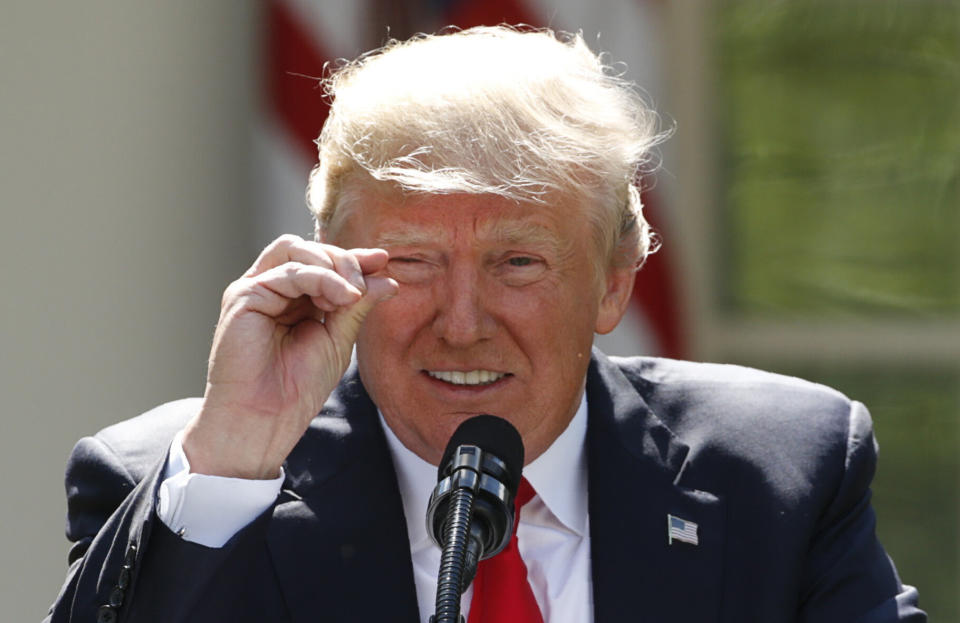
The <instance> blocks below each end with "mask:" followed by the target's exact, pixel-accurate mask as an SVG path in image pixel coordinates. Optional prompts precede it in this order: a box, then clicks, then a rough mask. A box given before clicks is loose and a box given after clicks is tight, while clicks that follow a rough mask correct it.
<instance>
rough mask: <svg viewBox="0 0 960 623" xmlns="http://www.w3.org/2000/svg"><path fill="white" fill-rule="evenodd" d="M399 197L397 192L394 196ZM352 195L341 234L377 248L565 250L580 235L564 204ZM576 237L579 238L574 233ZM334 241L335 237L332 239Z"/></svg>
mask: <svg viewBox="0 0 960 623" xmlns="http://www.w3.org/2000/svg"><path fill="white" fill-rule="evenodd" d="M397 195H399V193H397ZM397 195H394V196H392V197H390V196H383V195H382V194H380V193H373V194H370V195H363V196H356V195H355V196H354V197H353V201H351V202H350V204H351V205H349V206H342V208H343V207H345V208H346V210H345V214H343V217H344V219H343V227H341V228H340V231H341V232H342V233H343V234H346V235H347V236H350V237H353V236H362V237H363V238H364V239H365V244H374V245H376V246H404V245H423V244H430V243H440V242H443V243H452V242H454V241H456V240H463V239H465V238H469V239H470V240H475V241H483V242H490V243H502V244H513V243H526V244H537V245H544V246H549V247H555V248H556V249H557V250H563V249H566V248H568V247H569V246H570V245H571V244H573V243H574V241H575V240H576V239H577V238H578V237H580V235H582V232H583V231H584V227H583V223H585V222H586V219H585V217H583V216H582V214H580V213H579V212H578V211H577V210H576V209H575V208H574V207H572V206H570V205H569V203H552V202H551V203H533V202H530V203H523V204H521V203H517V202H516V201H514V200H512V199H507V198H504V197H498V196H495V195H466V194H452V195H415V196H408V197H399V196H397ZM578 232H579V233H578ZM337 237H339V236H337Z"/></svg>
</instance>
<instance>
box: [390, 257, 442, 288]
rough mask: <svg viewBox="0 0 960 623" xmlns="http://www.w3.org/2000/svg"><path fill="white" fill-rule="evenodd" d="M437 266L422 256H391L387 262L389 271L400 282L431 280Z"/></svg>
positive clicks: (411, 282)
mask: <svg viewBox="0 0 960 623" xmlns="http://www.w3.org/2000/svg"><path fill="white" fill-rule="evenodd" d="M435 269H436V266H435V265H434V264H433V263H432V262H429V261H427V260H425V259H423V258H421V257H416V256H399V257H391V258H390V261H389V262H388V263H387V273H388V274H389V275H390V276H391V277H393V278H394V279H396V280H397V282H398V283H405V284H418V283H424V282H426V281H429V280H430V279H431V278H432V277H433V274H434V271H435Z"/></svg>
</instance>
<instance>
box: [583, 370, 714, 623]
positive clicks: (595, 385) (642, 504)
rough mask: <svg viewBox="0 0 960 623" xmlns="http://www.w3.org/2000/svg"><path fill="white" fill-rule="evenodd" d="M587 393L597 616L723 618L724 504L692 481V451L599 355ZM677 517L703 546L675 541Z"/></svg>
mask: <svg viewBox="0 0 960 623" xmlns="http://www.w3.org/2000/svg"><path fill="white" fill-rule="evenodd" d="M587 399H588V406H589V423H588V428H587V452H588V465H589V476H588V478H589V511H590V537H591V562H592V575H593V595H594V615H595V620H596V622H597V623H608V622H610V621H628V620H629V621H638V620H639V621H651V622H654V621H697V622H698V623H708V622H709V621H715V620H717V618H718V616H719V610H720V594H721V579H722V577H721V569H722V566H721V564H722V553H723V539H724V507H723V500H722V499H721V498H719V497H717V496H715V495H713V494H711V493H707V492H705V491H698V490H696V489H693V488H687V487H685V486H684V485H683V469H682V468H683V466H684V463H685V461H686V459H687V454H688V452H689V448H688V447H687V446H686V445H684V444H683V443H681V442H680V441H679V440H678V439H677V438H676V437H675V436H674V435H673V433H672V432H670V430H669V429H667V428H666V426H664V424H663V423H662V422H661V421H660V420H659V419H658V418H657V417H656V415H655V414H654V413H653V412H652V411H651V410H650V408H649V407H648V406H647V404H646V402H644V400H643V398H642V397H641V395H640V393H639V392H638V391H637V389H636V388H635V387H634V385H633V384H632V383H631V382H630V381H629V380H628V379H627V378H626V377H625V376H624V374H623V372H622V371H621V370H620V369H619V367H617V366H616V364H614V363H612V362H611V361H610V360H609V359H607V358H606V357H605V356H603V355H602V354H600V353H599V352H595V353H594V358H593V361H592V362H591V365H590V370H589V372H588V375H587ZM668 515H673V516H675V517H679V518H682V519H684V520H686V521H688V522H693V523H696V524H697V525H698V533H699V544H698V545H691V544H688V543H683V542H677V541H674V543H673V544H672V545H671V544H669V543H668V537H667V516H668Z"/></svg>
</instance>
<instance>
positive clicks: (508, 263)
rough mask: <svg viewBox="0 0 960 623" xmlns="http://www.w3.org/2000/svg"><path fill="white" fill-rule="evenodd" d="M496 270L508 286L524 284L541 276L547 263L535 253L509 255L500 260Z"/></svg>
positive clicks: (545, 269) (532, 281)
mask: <svg viewBox="0 0 960 623" xmlns="http://www.w3.org/2000/svg"><path fill="white" fill-rule="evenodd" d="M496 272H497V274H498V275H499V276H500V278H501V279H502V280H503V282H504V283H505V284H507V285H509V286H525V285H528V284H531V283H534V282H536V281H539V280H540V279H541V278H543V276H544V275H545V274H546V272H547V263H546V261H544V259H543V258H541V257H538V256H535V255H509V256H507V257H506V258H504V259H503V260H501V261H500V263H499V264H498V266H497V271H496Z"/></svg>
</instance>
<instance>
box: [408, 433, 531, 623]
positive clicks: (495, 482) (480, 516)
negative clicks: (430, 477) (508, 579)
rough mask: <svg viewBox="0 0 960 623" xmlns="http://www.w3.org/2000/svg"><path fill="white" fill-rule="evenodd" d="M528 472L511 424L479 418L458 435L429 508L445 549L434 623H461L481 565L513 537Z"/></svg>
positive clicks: (430, 526)
mask: <svg viewBox="0 0 960 623" xmlns="http://www.w3.org/2000/svg"><path fill="white" fill-rule="evenodd" d="M522 470H523V440H522V439H521V438H520V433H518V432H517V429H516V428H514V427H513V425H512V424H510V422H508V421H506V420H504V419H502V418H498V417H496V416H493V415H478V416H475V417H472V418H470V419H469V420H466V421H465V422H463V423H462V424H461V425H460V426H459V427H458V428H457V430H456V431H455V432H454V433H453V436H452V437H451V438H450V441H449V443H447V449H446V450H445V451H444V453H443V459H442V460H441V461H440V468H439V470H438V473H437V480H438V482H437V486H436V488H434V490H433V494H432V495H431V496H430V504H429V506H428V508H427V532H428V533H429V534H430V537H431V538H432V539H433V541H434V543H436V544H437V545H439V546H440V547H441V548H442V549H443V553H442V555H441V557H440V572H439V574H438V577H437V599H436V610H435V614H434V615H433V616H432V617H430V621H431V623H460V621H462V620H463V619H462V617H461V616H460V595H461V594H462V593H463V591H464V590H465V589H466V588H467V586H469V585H470V582H472V581H473V576H474V575H475V574H476V572H477V564H478V563H479V562H480V560H482V559H484V558H489V557H490V556H493V555H495V554H498V553H500V552H501V551H502V550H503V549H504V548H505V547H506V546H507V545H508V544H509V543H510V538H511V536H512V534H513V499H514V498H515V497H516V495H517V487H518V486H519V485H520V474H521V471H522Z"/></svg>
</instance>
